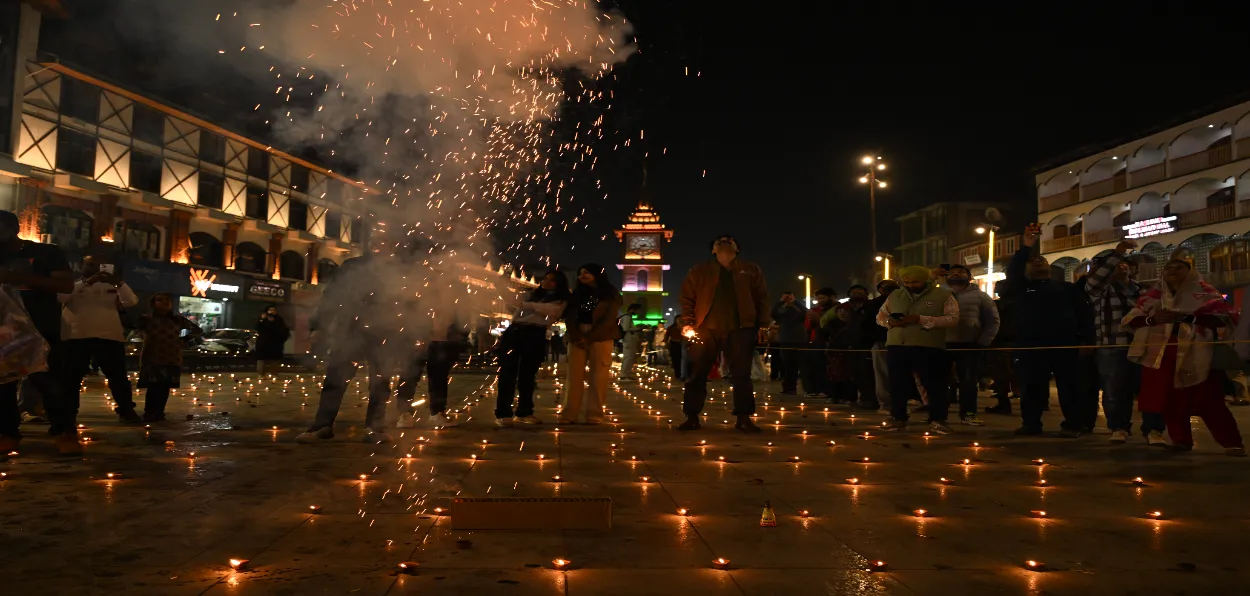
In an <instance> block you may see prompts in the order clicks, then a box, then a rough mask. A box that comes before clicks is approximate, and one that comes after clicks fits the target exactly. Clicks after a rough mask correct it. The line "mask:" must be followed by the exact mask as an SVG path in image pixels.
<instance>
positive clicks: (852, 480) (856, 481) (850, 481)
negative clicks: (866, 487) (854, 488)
mask: <svg viewBox="0 0 1250 596" xmlns="http://www.w3.org/2000/svg"><path fill="white" fill-rule="evenodd" d="M846 483H847V484H859V478H847V479H846Z"/></svg>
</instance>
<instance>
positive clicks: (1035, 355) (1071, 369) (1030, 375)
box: [1016, 349, 1083, 428]
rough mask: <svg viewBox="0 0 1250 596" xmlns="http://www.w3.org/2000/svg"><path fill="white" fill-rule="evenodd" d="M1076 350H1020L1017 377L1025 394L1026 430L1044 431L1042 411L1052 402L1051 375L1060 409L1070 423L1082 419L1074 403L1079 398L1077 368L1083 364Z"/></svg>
mask: <svg viewBox="0 0 1250 596" xmlns="http://www.w3.org/2000/svg"><path fill="white" fill-rule="evenodd" d="M1076 352H1077V351H1076V350H1075V349H1066V350H1063V349H1053V350H1019V351H1017V352H1016V375H1017V376H1019V378H1020V384H1021V385H1022V386H1023V392H1022V394H1021V396H1020V417H1021V420H1022V422H1023V423H1024V426H1025V427H1028V428H1041V427H1042V411H1043V408H1045V407H1046V404H1047V403H1049V402H1050V375H1051V373H1054V375H1055V387H1056V389H1057V390H1058V392H1059V406H1060V407H1061V408H1062V409H1063V412H1064V418H1065V419H1068V421H1069V423H1071V422H1072V421H1074V420H1075V419H1077V418H1079V415H1078V414H1077V411H1078V410H1083V408H1077V407H1076V404H1075V403H1073V402H1074V400H1075V399H1076V398H1077V397H1078V395H1079V393H1080V392H1079V391H1078V389H1077V385H1076V384H1077V375H1078V374H1079V371H1078V370H1077V367H1078V366H1079V364H1080V360H1079V358H1078V357H1077V354H1076Z"/></svg>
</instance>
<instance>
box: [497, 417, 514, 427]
mask: <svg viewBox="0 0 1250 596" xmlns="http://www.w3.org/2000/svg"><path fill="white" fill-rule="evenodd" d="M495 426H498V427H499V428H511V427H512V419H511V418H496V419H495Z"/></svg>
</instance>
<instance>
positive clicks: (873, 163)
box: [859, 155, 887, 254]
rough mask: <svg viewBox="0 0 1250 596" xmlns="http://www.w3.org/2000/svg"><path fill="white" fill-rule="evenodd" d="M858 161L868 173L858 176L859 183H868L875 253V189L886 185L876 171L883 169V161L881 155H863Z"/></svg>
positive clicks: (873, 249)
mask: <svg viewBox="0 0 1250 596" xmlns="http://www.w3.org/2000/svg"><path fill="white" fill-rule="evenodd" d="M859 163H860V164H861V165H863V166H864V167H866V168H868V173H867V174H864V175H863V176H860V177H859V183H860V184H867V185H868V212H869V219H871V220H872V221H871V228H872V253H873V254H877V189H878V188H885V187H886V186H887V184H886V181H885V180H881V179H879V178H877V173H878V172H882V171H884V170H885V162H884V161H882V160H881V157H879V156H878V157H873V156H871V155H865V156H863V157H862V158H860V160H859Z"/></svg>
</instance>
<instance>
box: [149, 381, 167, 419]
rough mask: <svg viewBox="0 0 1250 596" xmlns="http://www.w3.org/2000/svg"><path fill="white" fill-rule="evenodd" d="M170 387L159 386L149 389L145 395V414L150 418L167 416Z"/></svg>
mask: <svg viewBox="0 0 1250 596" xmlns="http://www.w3.org/2000/svg"><path fill="white" fill-rule="evenodd" d="M169 390H170V387H167V386H164V385H159V386H152V387H148V388H147V389H145V390H144V393H143V413H144V414H147V415H148V416H153V415H156V414H160V415H162V416H164V415H165V404H167V403H169Z"/></svg>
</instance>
